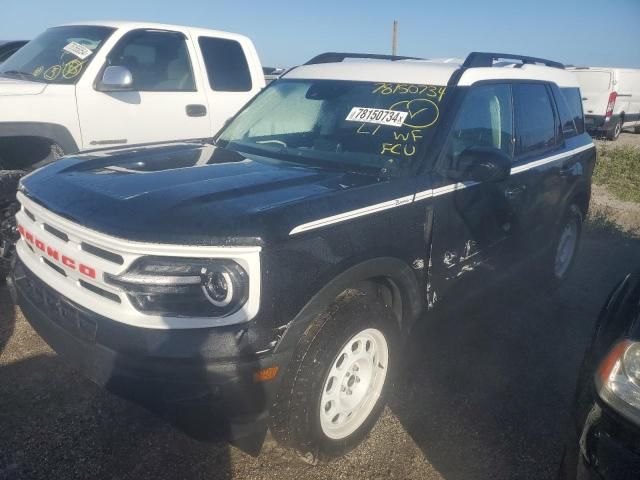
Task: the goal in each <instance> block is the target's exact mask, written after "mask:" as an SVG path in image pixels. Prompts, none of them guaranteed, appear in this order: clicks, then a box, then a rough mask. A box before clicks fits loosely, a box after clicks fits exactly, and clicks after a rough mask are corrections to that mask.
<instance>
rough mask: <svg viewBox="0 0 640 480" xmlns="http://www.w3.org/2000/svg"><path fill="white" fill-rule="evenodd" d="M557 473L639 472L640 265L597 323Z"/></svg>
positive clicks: (610, 479)
mask: <svg viewBox="0 0 640 480" xmlns="http://www.w3.org/2000/svg"><path fill="white" fill-rule="evenodd" d="M560 476H561V478H562V479H567V480H568V479H571V480H573V479H577V480H586V479H601V480H632V479H633V480H637V479H638V478H640V269H639V270H636V271H635V272H634V273H632V274H629V275H628V276H627V277H626V278H625V279H624V280H623V281H622V282H621V283H620V284H619V285H618V286H617V287H616V288H615V289H614V290H613V292H612V293H611V295H610V296H609V299H608V300H607V302H606V304H605V306H604V308H603V309H602V312H601V314H600V318H599V319H598V322H597V324H596V329H595V333H594V336H593V340H592V343H591V345H590V347H589V349H588V350H587V353H586V355H585V359H584V362H583V365H582V370H581V373H580V376H579V380H578V387H577V391H576V397H575V405H574V416H573V419H572V424H571V431H570V435H569V440H568V444H567V447H566V450H565V454H564V458H563V462H562V467H561V475H560Z"/></svg>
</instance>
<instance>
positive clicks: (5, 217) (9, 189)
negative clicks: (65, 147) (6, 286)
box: [0, 170, 25, 285]
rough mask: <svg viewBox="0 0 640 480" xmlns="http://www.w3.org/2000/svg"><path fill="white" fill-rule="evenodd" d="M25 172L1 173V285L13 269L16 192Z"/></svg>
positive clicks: (9, 171) (6, 171)
mask: <svg viewBox="0 0 640 480" xmlns="http://www.w3.org/2000/svg"><path fill="white" fill-rule="evenodd" d="M24 173H25V172H23V171H19V170H18V171H16V170H5V171H0V285H1V284H3V283H4V281H5V277H6V276H7V274H8V273H9V271H10V269H11V257H12V255H13V244H14V243H15V241H16V239H17V230H16V222H15V218H14V217H15V214H16V212H17V211H18V208H19V207H18V203H17V202H16V191H17V189H18V182H19V181H20V178H21V177H22V176H23V175H24Z"/></svg>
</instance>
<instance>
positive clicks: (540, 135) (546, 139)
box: [513, 84, 557, 155]
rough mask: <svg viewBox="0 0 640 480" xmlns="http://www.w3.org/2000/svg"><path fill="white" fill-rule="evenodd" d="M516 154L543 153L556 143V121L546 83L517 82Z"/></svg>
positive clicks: (514, 90)
mask: <svg viewBox="0 0 640 480" xmlns="http://www.w3.org/2000/svg"><path fill="white" fill-rule="evenodd" d="M513 96H514V99H515V106H516V154H518V155H527V154H530V153H542V152H544V151H546V150H550V149H551V148H553V147H554V146H555V145H556V142H557V138H556V123H555V115H554V113H553V106H552V104H551V98H550V97H549V92H548V91H547V87H546V86H545V85H543V84H515V85H514V86H513Z"/></svg>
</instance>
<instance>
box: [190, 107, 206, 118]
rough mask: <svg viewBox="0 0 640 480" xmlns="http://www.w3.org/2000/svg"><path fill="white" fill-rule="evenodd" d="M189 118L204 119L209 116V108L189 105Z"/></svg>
mask: <svg viewBox="0 0 640 480" xmlns="http://www.w3.org/2000/svg"><path fill="white" fill-rule="evenodd" d="M186 111H187V116H189V117H204V116H205V115H206V114H207V107H205V106H204V105H200V104H192V105H187V107H186Z"/></svg>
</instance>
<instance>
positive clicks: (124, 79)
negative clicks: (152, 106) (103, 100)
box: [96, 66, 133, 92]
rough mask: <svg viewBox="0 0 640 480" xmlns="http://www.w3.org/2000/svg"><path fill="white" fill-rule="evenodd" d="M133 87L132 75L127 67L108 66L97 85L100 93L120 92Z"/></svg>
mask: <svg viewBox="0 0 640 480" xmlns="http://www.w3.org/2000/svg"><path fill="white" fill-rule="evenodd" d="M132 87H133V75H131V72H130V71H129V69H128V68H127V67H121V66H110V67H107V68H105V69H104V72H103V74H102V79H101V80H100V82H99V83H98V85H97V87H96V88H97V90H99V91H100V92H122V91H126V90H131V89H132Z"/></svg>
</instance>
